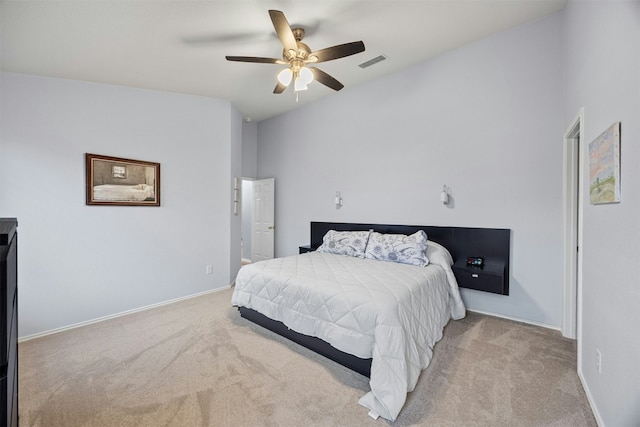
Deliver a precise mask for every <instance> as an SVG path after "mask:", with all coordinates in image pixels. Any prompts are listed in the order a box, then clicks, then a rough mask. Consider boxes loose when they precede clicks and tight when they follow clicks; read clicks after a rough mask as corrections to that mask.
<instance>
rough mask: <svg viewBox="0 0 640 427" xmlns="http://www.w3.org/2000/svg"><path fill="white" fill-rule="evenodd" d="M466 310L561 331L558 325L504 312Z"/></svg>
mask: <svg viewBox="0 0 640 427" xmlns="http://www.w3.org/2000/svg"><path fill="white" fill-rule="evenodd" d="M467 311H471V312H473V313H478V314H485V315H487V316H493V317H500V318H502V319H507V320H513V321H514V322H520V323H526V324H528V325H533V326H540V327H541V328H547V329H553V330H555V331H558V332H562V331H561V327H560V326H553V325H547V324H546V323H541V322H534V321H533V320H527V319H520V318H518V317H512V316H506V315H504V314H498V313H490V312H488V311H482V310H473V309H470V308H467Z"/></svg>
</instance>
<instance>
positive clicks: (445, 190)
mask: <svg viewBox="0 0 640 427" xmlns="http://www.w3.org/2000/svg"><path fill="white" fill-rule="evenodd" d="M440 201H441V202H442V204H443V205H448V204H449V187H447V186H446V185H443V186H442V193H440Z"/></svg>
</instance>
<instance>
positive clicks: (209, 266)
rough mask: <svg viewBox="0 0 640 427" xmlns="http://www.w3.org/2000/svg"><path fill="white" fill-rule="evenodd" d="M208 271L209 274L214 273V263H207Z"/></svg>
mask: <svg viewBox="0 0 640 427" xmlns="http://www.w3.org/2000/svg"><path fill="white" fill-rule="evenodd" d="M206 272H207V274H213V266H212V265H207V268H206Z"/></svg>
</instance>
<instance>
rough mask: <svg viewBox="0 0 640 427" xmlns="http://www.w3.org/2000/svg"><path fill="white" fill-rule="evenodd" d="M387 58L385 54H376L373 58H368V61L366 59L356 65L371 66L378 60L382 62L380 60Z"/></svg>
mask: <svg viewBox="0 0 640 427" xmlns="http://www.w3.org/2000/svg"><path fill="white" fill-rule="evenodd" d="M387 59H388V58H387V57H386V56H384V55H379V56H376V57H375V58H373V59H370V60H368V61H366V62H363V63H362V64H360V65H358V67H360V68H367V67H371V66H372V65H373V64H377V63H378V62H382V61H385V60H387Z"/></svg>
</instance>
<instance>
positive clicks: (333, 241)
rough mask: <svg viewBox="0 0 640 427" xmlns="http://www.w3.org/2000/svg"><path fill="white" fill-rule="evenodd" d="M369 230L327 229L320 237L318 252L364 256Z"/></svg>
mask: <svg viewBox="0 0 640 427" xmlns="http://www.w3.org/2000/svg"><path fill="white" fill-rule="evenodd" d="M370 233H371V232H370V231H336V230H329V231H327V234H325V235H324V237H323V238H322V245H320V247H319V248H318V252H326V253H330V254H337V255H348V256H353V257H357V258H364V249H365V248H366V247H367V241H368V240H369V234H370Z"/></svg>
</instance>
